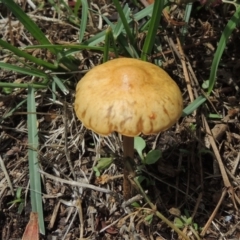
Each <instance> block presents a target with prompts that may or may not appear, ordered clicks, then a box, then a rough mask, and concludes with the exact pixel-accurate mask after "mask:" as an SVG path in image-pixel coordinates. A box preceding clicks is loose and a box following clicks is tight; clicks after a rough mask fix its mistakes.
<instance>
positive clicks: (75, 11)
mask: <svg viewBox="0 0 240 240" xmlns="http://www.w3.org/2000/svg"><path fill="white" fill-rule="evenodd" d="M81 4H82V1H81V0H77V1H76V3H75V6H74V9H73V12H74V15H75V17H78V10H79V9H80V7H81Z"/></svg>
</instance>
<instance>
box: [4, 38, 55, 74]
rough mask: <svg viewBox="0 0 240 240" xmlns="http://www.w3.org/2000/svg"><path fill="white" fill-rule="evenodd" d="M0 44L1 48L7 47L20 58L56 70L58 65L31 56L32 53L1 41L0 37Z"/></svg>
mask: <svg viewBox="0 0 240 240" xmlns="http://www.w3.org/2000/svg"><path fill="white" fill-rule="evenodd" d="M0 46H2V47H3V48H5V49H8V50H9V51H11V52H13V53H14V54H15V55H17V56H18V57H22V58H25V59H26V60H29V61H31V62H32V63H35V64H37V65H39V66H42V67H45V68H47V69H50V70H56V69H58V66H55V65H53V64H51V63H49V62H46V61H44V60H42V59H39V58H36V57H33V56H32V55H30V54H28V53H26V52H24V51H22V50H20V49H18V48H16V47H14V46H12V45H11V44H9V43H7V42H5V41H3V40H2V39H0Z"/></svg>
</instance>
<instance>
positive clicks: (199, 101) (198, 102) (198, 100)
mask: <svg viewBox="0 0 240 240" xmlns="http://www.w3.org/2000/svg"><path fill="white" fill-rule="evenodd" d="M206 100H207V99H206V98H205V97H203V96H199V97H198V98H196V99H195V100H194V101H193V102H192V103H190V104H189V105H188V106H187V107H186V108H184V109H183V113H182V117H185V116H188V115H190V114H191V113H192V112H193V111H195V110H197V109H198V108H199V107H200V106H201V105H202V104H203V103H204V102H205V101H206Z"/></svg>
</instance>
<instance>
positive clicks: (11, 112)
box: [0, 86, 27, 123]
mask: <svg viewBox="0 0 240 240" xmlns="http://www.w3.org/2000/svg"><path fill="white" fill-rule="evenodd" d="M0 87H1V86H0ZM26 101H27V99H24V100H23V101H21V102H20V103H18V104H17V106H16V107H13V108H11V110H10V111H9V112H6V113H5V114H4V115H3V116H2V117H1V118H0V123H1V122H2V121H3V120H4V119H6V118H8V117H10V116H12V114H13V113H14V112H15V111H16V110H18V108H20V107H21V106H22V105H23V104H24V103H26Z"/></svg>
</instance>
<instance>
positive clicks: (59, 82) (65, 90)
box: [52, 75, 69, 95]
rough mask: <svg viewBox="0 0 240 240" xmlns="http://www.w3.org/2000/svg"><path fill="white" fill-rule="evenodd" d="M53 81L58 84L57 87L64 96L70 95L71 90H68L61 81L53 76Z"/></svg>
mask: <svg viewBox="0 0 240 240" xmlns="http://www.w3.org/2000/svg"><path fill="white" fill-rule="evenodd" d="M52 77H53V81H54V82H55V83H56V85H57V86H58V87H59V89H60V90H61V91H62V93H63V94H64V95H68V94H69V90H68V89H67V88H66V86H65V85H64V84H63V81H62V80H61V79H59V78H58V77H57V76H55V75H53V76H52Z"/></svg>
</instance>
